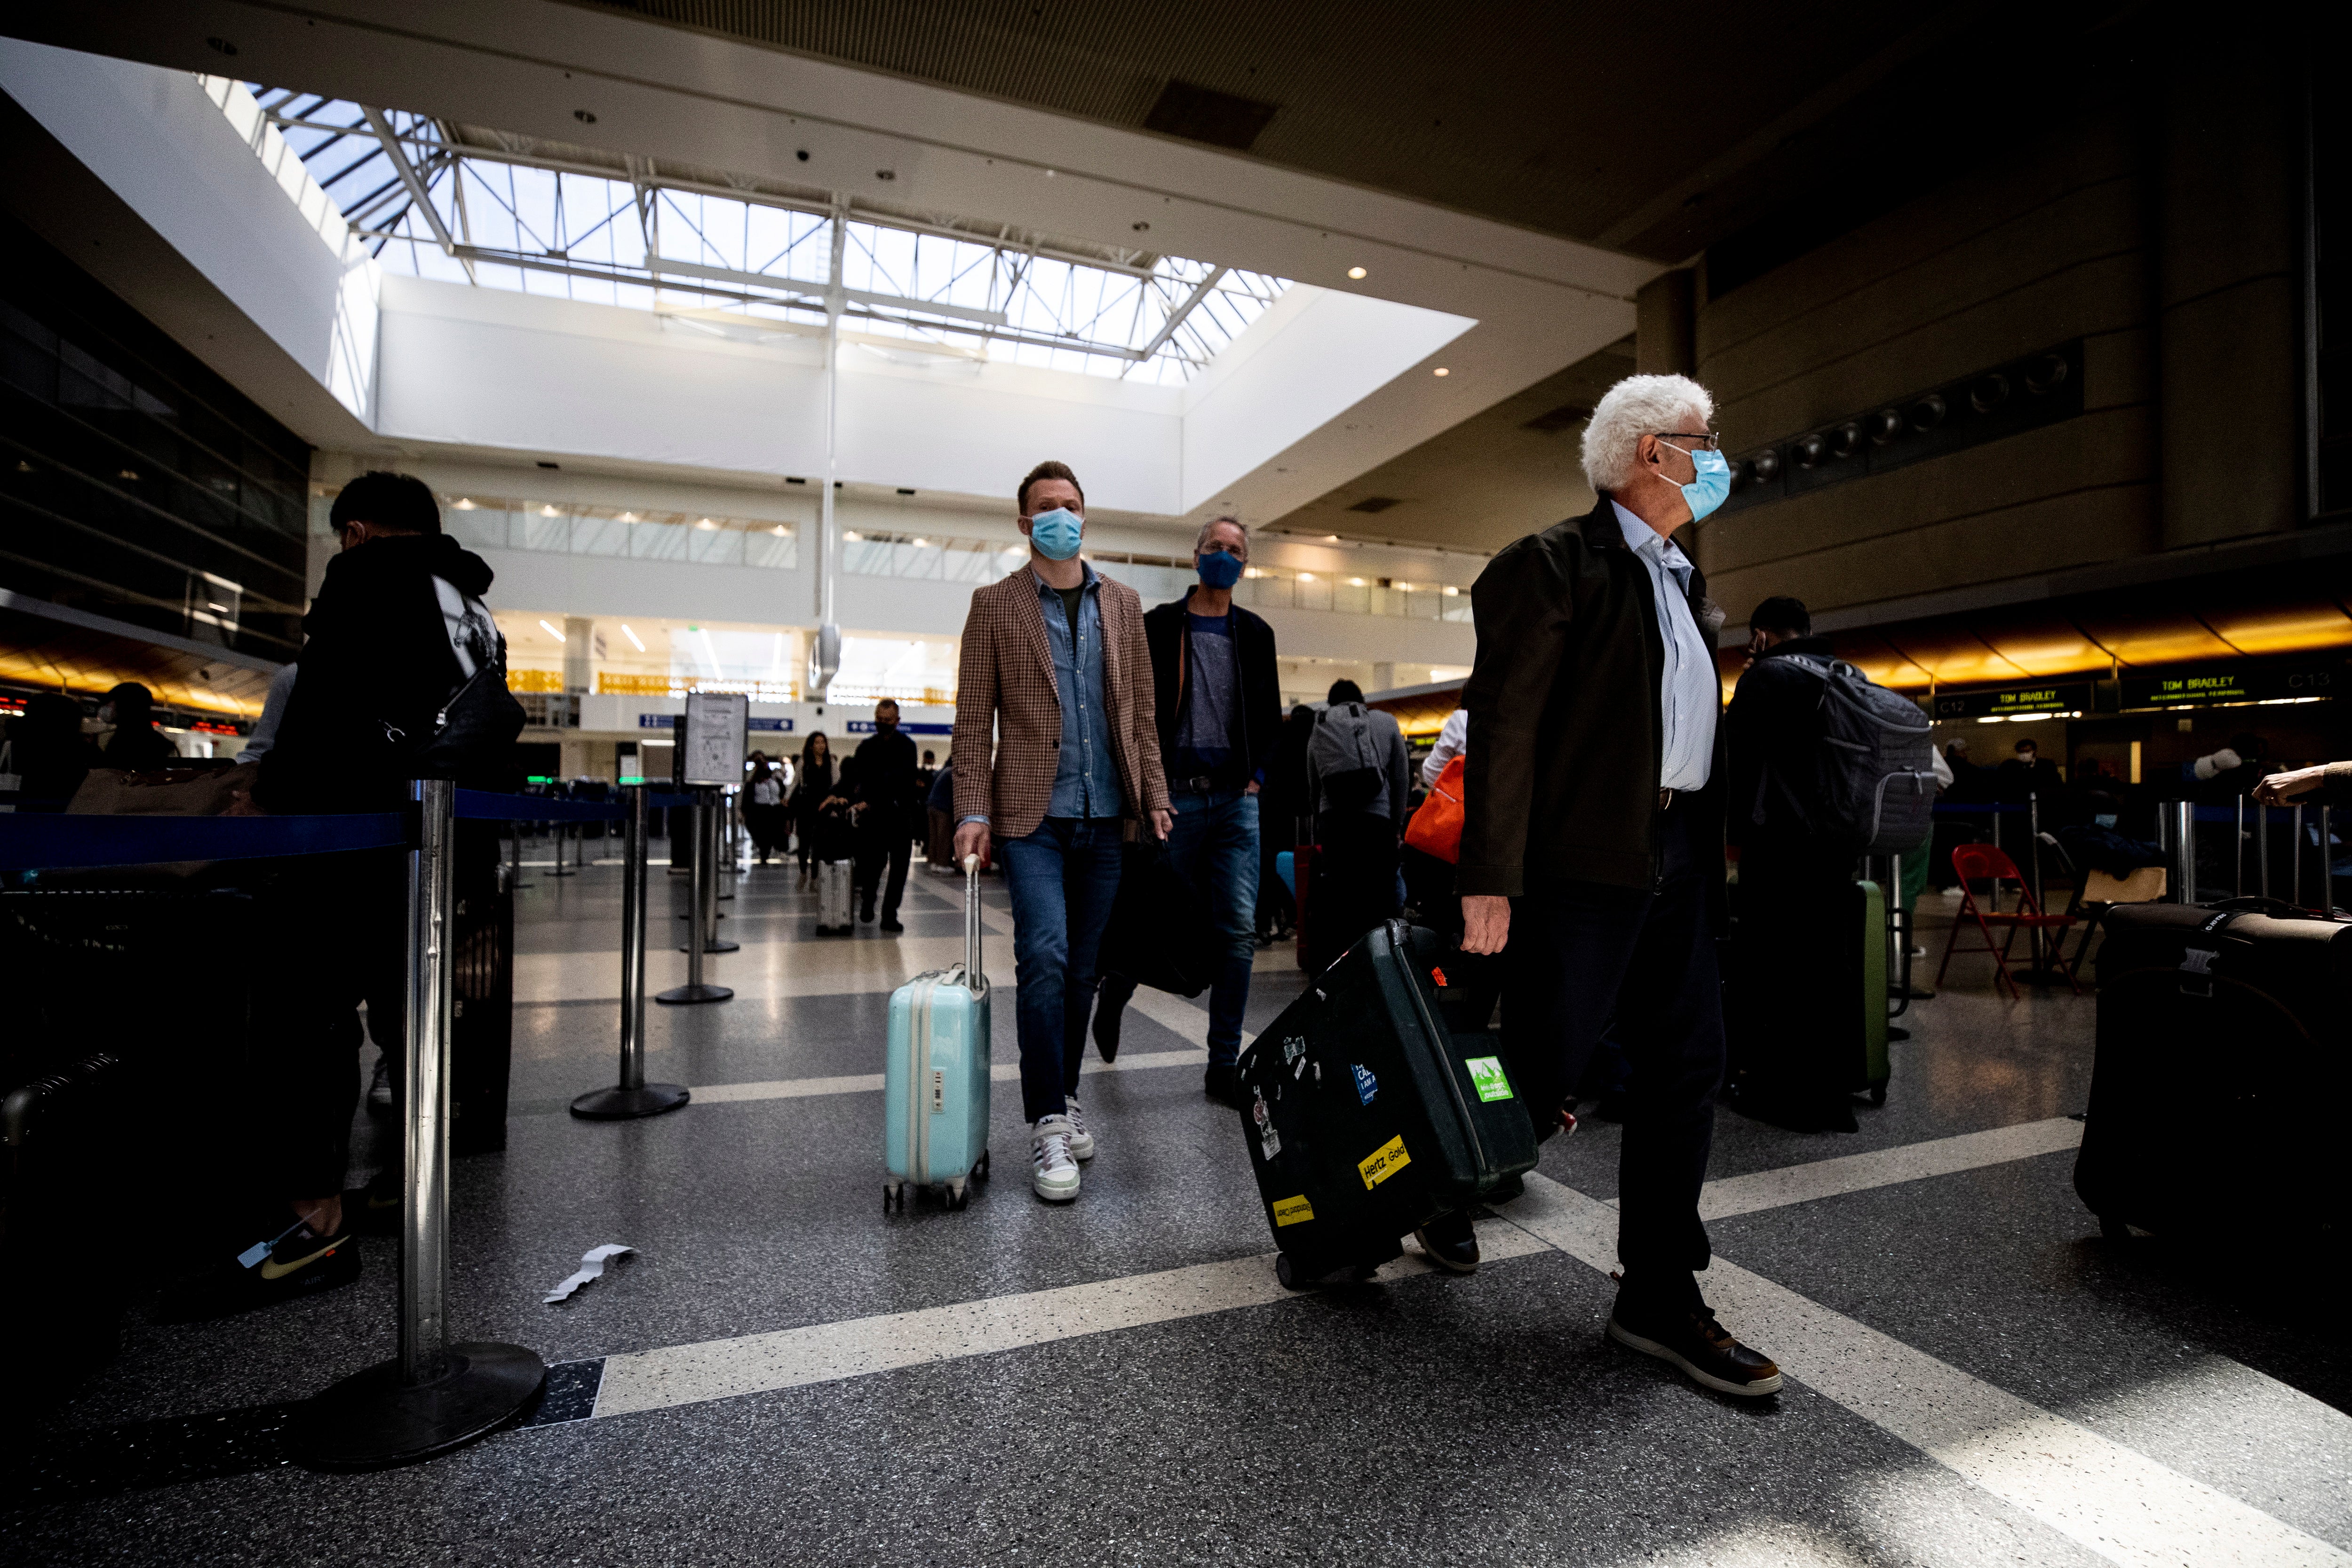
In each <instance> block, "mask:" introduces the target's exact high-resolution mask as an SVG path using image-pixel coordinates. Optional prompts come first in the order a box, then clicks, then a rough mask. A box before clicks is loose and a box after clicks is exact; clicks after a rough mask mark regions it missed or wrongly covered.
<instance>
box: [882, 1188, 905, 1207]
mask: <svg viewBox="0 0 2352 1568" xmlns="http://www.w3.org/2000/svg"><path fill="white" fill-rule="evenodd" d="M893 1208H896V1209H897V1210H898V1212H899V1213H900V1214H905V1213H906V1212H907V1184H906V1183H904V1182H885V1183H883V1184H882V1212H883V1213H884V1214H888V1213H889V1212H890V1211H891V1210H892V1209H893Z"/></svg>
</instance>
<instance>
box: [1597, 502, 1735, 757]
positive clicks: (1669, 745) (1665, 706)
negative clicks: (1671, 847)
mask: <svg viewBox="0 0 2352 1568" xmlns="http://www.w3.org/2000/svg"><path fill="white" fill-rule="evenodd" d="M1610 505H1611V506H1612V507H1615V508H1616V511H1617V526H1618V527H1619V528H1621V529H1622V530H1623V531H1624V534H1625V543H1626V545H1627V547H1628V548H1630V549H1631V550H1632V551H1633V553H1634V554H1635V555H1637V556H1639V557H1640V558H1641V562H1642V564H1643V567H1644V568H1646V569H1647V570H1648V572H1649V574H1650V588H1651V592H1652V593H1653V594H1654V595H1656V602H1657V610H1658V640H1659V641H1661V642H1663V643H1664V644H1665V648H1666V668H1665V669H1664V671H1663V672H1662V673H1661V675H1660V679H1659V680H1658V710H1659V712H1658V716H1659V718H1660V720H1661V721H1663V726H1664V727H1663V729H1662V731H1661V733H1662V734H1663V735H1664V742H1663V743H1662V744H1661V745H1660V746H1659V748H1658V787H1659V788H1660V789H1671V790H1690V789H1704V788H1706V776H1707V774H1708V773H1710V772H1711V771H1713V768H1714V765H1715V717H1716V709H1717V707H1718V706H1719V705H1720V704H1721V702H1722V700H1723V687H1722V682H1721V679H1720V678H1719V677H1718V676H1717V674H1716V672H1715V649H1714V647H1712V646H1711V645H1710V643H1709V642H1708V640H1707V638H1706V636H1705V635H1704V634H1703V633H1701V632H1700V630H1699V629H1698V622H1697V621H1696V620H1695V619H1693V618H1692V616H1691V607H1690V585H1691V563H1690V557H1688V556H1687V555H1685V554H1684V553H1683V552H1682V551H1681V550H1680V549H1679V548H1678V547H1677V546H1676V545H1675V542H1673V541H1672V540H1669V539H1662V538H1660V537H1659V536H1658V531H1657V530H1656V529H1654V528H1652V527H1651V526H1650V525H1649V524H1648V523H1646V522H1643V521H1642V520H1641V519H1640V518H1639V517H1636V516H1635V515H1634V514H1633V513H1632V512H1630V511H1627V510H1625V509H1624V508H1623V507H1622V506H1617V503H1616V502H1614V501H1612V502H1611V503H1610Z"/></svg>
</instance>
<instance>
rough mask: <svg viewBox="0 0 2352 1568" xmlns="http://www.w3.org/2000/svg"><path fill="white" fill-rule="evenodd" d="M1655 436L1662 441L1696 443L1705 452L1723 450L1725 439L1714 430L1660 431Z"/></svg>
mask: <svg viewBox="0 0 2352 1568" xmlns="http://www.w3.org/2000/svg"><path fill="white" fill-rule="evenodd" d="M1655 434H1656V436H1657V437H1658V439H1659V440H1661V441H1669V440H1672V441H1694V442H1696V443H1697V444H1698V446H1699V447H1700V449H1701V450H1703V451H1708V452H1720V451H1722V450H1723V437H1720V436H1718V435H1717V434H1716V433H1715V432H1714V431H1712V430H1660V431H1657V432H1656V433H1655Z"/></svg>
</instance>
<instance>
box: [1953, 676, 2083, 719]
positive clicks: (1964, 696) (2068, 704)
mask: <svg viewBox="0 0 2352 1568" xmlns="http://www.w3.org/2000/svg"><path fill="white" fill-rule="evenodd" d="M2090 710H2091V683H2090V682H2089V681H2087V680H2061V681H2053V682H2048V683H2045V684H2043V685H2040V686H2003V687H2000V688H1997V689H1991V690H1985V691H1939V692H1937V694H1936V717H1937V718H1938V719H2006V718H2009V717H2011V716H2012V715H2015V714H2021V713H2088V712H2089V711H2090Z"/></svg>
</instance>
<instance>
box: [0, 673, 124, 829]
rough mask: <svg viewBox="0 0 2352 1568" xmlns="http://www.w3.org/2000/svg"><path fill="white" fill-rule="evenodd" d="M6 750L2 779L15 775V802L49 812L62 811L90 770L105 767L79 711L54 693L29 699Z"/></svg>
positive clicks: (12, 727)
mask: <svg viewBox="0 0 2352 1568" xmlns="http://www.w3.org/2000/svg"><path fill="white" fill-rule="evenodd" d="M100 765H101V763H100V757H99V754H98V748H97V747H96V746H94V745H92V744H90V742H89V736H87V735H84V734H83V733H82V732H81V705H80V704H79V703H78V702H76V701H75V700H73V699H72V698H70V697H60V696H58V695H57V694H56V693H55V692H42V693H40V694H39V695H37V696H33V697H27V698H26V699H25V711H24V712H23V713H21V714H19V715H18V716H17V717H16V718H14V719H11V720H9V721H8V735H7V741H6V745H5V757H0V773H14V774H15V775H16V795H17V798H18V799H19V800H24V801H37V802H42V803H45V804H43V805H41V806H40V808H39V809H42V810H46V811H63V810H64V809H65V803H66V802H68V801H69V800H71V799H72V798H73V794H74V791H76V790H78V789H79V788H80V787H81V781H82V780H83V779H85V778H88V777H89V770H90V769H91V768H93V767H96V766H100ZM0 804H5V803H0Z"/></svg>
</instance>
